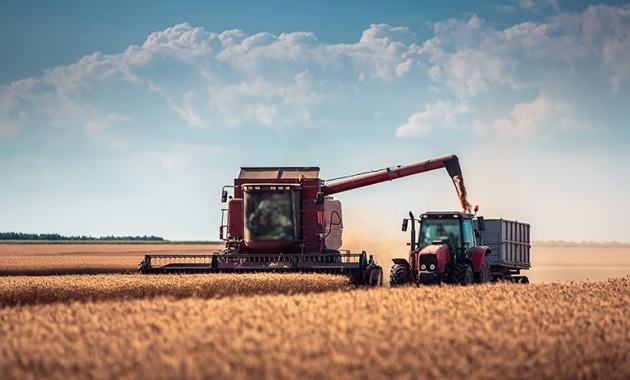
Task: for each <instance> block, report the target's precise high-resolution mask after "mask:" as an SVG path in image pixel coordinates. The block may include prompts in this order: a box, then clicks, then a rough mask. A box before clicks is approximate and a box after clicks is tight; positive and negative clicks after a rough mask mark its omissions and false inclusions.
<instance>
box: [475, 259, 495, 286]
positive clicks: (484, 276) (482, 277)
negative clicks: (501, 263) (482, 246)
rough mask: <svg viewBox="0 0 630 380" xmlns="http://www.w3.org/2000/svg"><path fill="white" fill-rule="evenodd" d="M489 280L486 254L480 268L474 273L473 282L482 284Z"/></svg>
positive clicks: (488, 263) (488, 265)
mask: <svg viewBox="0 0 630 380" xmlns="http://www.w3.org/2000/svg"><path fill="white" fill-rule="evenodd" d="M491 280H492V277H491V275H490V262H489V261H488V256H484V258H483V262H482V263H481V270H480V271H479V272H478V273H475V282H476V283H478V284H484V283H486V282H490V281H491Z"/></svg>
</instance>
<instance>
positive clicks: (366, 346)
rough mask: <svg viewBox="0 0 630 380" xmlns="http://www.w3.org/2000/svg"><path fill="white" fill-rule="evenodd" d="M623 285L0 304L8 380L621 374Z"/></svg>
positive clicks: (626, 350) (2, 365)
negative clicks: (40, 379) (20, 304)
mask: <svg viewBox="0 0 630 380" xmlns="http://www.w3.org/2000/svg"><path fill="white" fill-rule="evenodd" d="M628 294H630V280H628V279H618V280H610V281H604V282H592V283H575V284H571V283H569V284H534V285H529V286H524V285H514V284H490V285H484V286H472V287H450V286H443V287H421V288H417V287H406V288H396V289H387V288H381V289H370V290H361V289H355V290H345V291H328V292H323V293H309V294H280V295H278V294H276V295H252V296H245V295H240V296H231V297H224V298H215V299H203V298H198V297H191V298H183V299H173V298H168V297H159V298H153V299H134V300H109V301H100V302H94V301H87V302H77V301H75V302H68V303H66V302H60V303H54V304H48V305H42V304H35V305H28V306H12V307H3V308H1V309H0V321H1V324H0V334H1V336H2V337H3V339H2V343H0V356H1V357H2V358H3V360H2V361H1V362H0V374H3V375H4V376H3V378H8V379H30V378H32V379H35V378H38V379H39V378H51V379H67V378H130V379H136V378H156V379H172V378H178V379H200V378H217V379H234V378H236V379H241V378H243V379H244V378H263V379H294V378H306V379H327V378H335V379H337V378H341V379H345V378H348V379H351V378H352V379H353V378H367V379H384V378H409V379H413V378H429V379H437V378H447V379H462V378H475V379H497V378H501V379H522V378H528V379H529V378H531V379H594V378H602V379H627V378H629V377H630V320H629V319H628V317H627V310H630V297H628Z"/></svg>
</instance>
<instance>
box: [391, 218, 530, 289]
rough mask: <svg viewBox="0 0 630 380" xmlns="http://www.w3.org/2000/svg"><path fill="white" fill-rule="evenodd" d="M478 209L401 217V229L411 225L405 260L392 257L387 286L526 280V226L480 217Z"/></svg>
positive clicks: (527, 258) (528, 264) (527, 254)
mask: <svg viewBox="0 0 630 380" xmlns="http://www.w3.org/2000/svg"><path fill="white" fill-rule="evenodd" d="M477 211H478V208H477V207H475V213H474V214H470V213H463V212H453V211H446V212H436V211H432V212H426V213H424V214H422V215H420V217H419V219H416V218H414V216H413V213H411V212H410V213H409V218H406V219H403V231H406V230H407V229H408V226H409V224H411V239H410V243H409V245H410V249H409V253H408V259H403V258H397V259H393V261H394V264H393V265H392V268H391V271H390V285H391V286H398V285H402V284H405V283H411V282H413V283H416V284H435V283H442V282H446V283H456V284H462V285H468V284H472V283H484V282H488V281H496V280H510V281H513V282H521V283H527V282H529V280H528V279H527V277H526V276H522V275H521V273H520V272H521V270H524V269H529V267H530V260H529V250H530V244H529V224H526V223H520V222H515V221H508V220H504V219H484V218H483V217H481V216H476V213H477ZM417 224H419V227H420V228H419V230H416V225H417Z"/></svg>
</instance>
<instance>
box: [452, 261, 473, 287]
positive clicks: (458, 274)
mask: <svg viewBox="0 0 630 380" xmlns="http://www.w3.org/2000/svg"><path fill="white" fill-rule="evenodd" d="M453 274H454V276H455V282H456V283H458V284H460V285H470V284H472V283H473V280H474V276H473V270H472V268H471V267H470V265H468V264H466V263H460V264H457V265H455V271H454V273H453Z"/></svg>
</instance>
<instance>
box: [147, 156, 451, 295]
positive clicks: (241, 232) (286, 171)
mask: <svg viewBox="0 0 630 380" xmlns="http://www.w3.org/2000/svg"><path fill="white" fill-rule="evenodd" d="M441 168H446V170H447V172H448V174H449V175H450V176H451V178H452V179H453V182H454V183H456V181H458V180H459V179H460V178H461V169H460V166H459V160H458V158H457V156H455V155H449V156H444V157H439V158H436V159H431V160H427V161H422V162H418V163H414V164H411V165H405V166H397V167H394V168H386V169H382V170H377V171H373V172H370V173H368V174H362V175H353V176H348V177H344V178H343V179H338V180H331V181H323V180H321V179H320V178H319V168H318V167H242V168H241V170H240V173H239V176H238V177H237V178H235V179H234V183H233V185H227V186H224V187H223V190H222V193H221V200H222V202H224V203H227V207H226V208H225V209H223V210H222V215H221V226H220V228H219V237H220V239H221V240H223V241H224V242H225V249H224V250H223V251H220V252H214V253H212V254H207V255H194V256H193V255H146V256H145V259H144V261H143V262H142V263H140V265H139V270H140V271H141V272H142V273H182V272H183V273H199V272H209V273H215V272H235V273H241V272H314V273H333V274H343V275H348V276H349V277H351V278H352V280H353V282H354V283H355V284H360V285H370V286H373V285H379V284H380V283H381V281H382V268H381V267H380V266H379V265H378V264H377V263H376V261H375V260H374V258H373V256H368V255H367V253H366V252H365V251H363V252H361V253H350V252H347V251H341V250H340V248H341V243H342V240H341V233H342V228H341V227H342V225H343V221H342V213H341V202H339V200H336V199H334V198H333V197H332V195H333V194H337V193H341V192H345V191H349V190H353V189H357V188H361V187H365V186H370V185H373V184H377V183H381V182H387V181H391V180H394V179H397V178H402V177H406V176H410V175H414V174H419V173H423V172H427V171H431V170H436V169H441ZM456 186H457V183H456ZM230 191H231V193H232V194H231V195H230V194H229V193H230Z"/></svg>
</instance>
